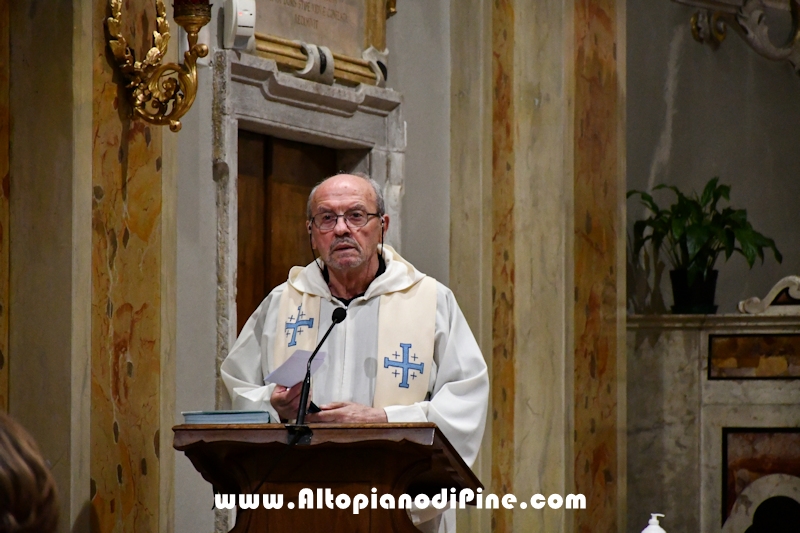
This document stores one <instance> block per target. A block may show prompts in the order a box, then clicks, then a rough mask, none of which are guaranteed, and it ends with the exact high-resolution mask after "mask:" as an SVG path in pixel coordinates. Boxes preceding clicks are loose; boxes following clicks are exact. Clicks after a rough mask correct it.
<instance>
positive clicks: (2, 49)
mask: <svg viewBox="0 0 800 533" xmlns="http://www.w3.org/2000/svg"><path fill="white" fill-rule="evenodd" d="M8 8H9V4H8V2H2V3H0V410H2V411H8V312H9V306H8V303H9V302H8V296H9V294H8V290H9V286H8V281H9V269H8V267H9V255H8V248H9V239H8V237H9V234H8V226H9V224H8V223H9V219H10V213H9V205H8V200H9V195H10V194H11V179H10V177H9V174H8V151H9V148H10V146H9V143H8V134H9V129H10V124H9V118H10V116H9V112H8V91H9V88H10V87H9V76H8V60H9V54H10V52H11V50H10V44H11V43H10V41H9V32H10V30H11V28H10V26H9V24H8V22H9V21H8V10H9V9H8Z"/></svg>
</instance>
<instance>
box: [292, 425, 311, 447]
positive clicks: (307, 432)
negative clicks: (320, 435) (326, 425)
mask: <svg viewBox="0 0 800 533" xmlns="http://www.w3.org/2000/svg"><path fill="white" fill-rule="evenodd" d="M286 429H287V430H288V431H289V436H288V437H287V438H286V443H287V444H288V445H289V446H294V445H295V444H299V445H301V446H308V445H309V444H311V437H312V436H313V435H314V432H313V431H311V429H310V428H309V427H308V426H306V425H305V424H303V425H296V424H286Z"/></svg>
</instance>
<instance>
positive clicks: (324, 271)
mask: <svg viewBox="0 0 800 533" xmlns="http://www.w3.org/2000/svg"><path fill="white" fill-rule="evenodd" d="M388 227H389V217H388V215H386V214H385V212H384V202H383V196H382V194H381V191H380V188H379V187H378V185H377V184H376V183H375V182H374V181H373V180H371V179H370V178H368V177H366V176H359V175H349V174H340V175H337V176H333V177H331V178H328V179H327V180H325V181H323V182H322V183H320V184H319V185H317V187H315V188H314V190H312V191H311V195H310V196H309V200H308V221H307V223H306V228H307V230H308V233H309V236H310V239H311V246H312V248H313V249H314V250H315V251H316V252H317V253H318V254H319V256H320V259H318V260H316V261H314V262H313V263H311V264H309V265H308V266H306V267H294V268H293V269H292V270H291V272H290V273H289V279H288V280H287V282H286V283H283V284H282V285H280V286H278V287H276V288H275V289H274V290H273V291H272V292H271V293H270V294H269V296H267V298H266V299H265V300H264V301H263V302H262V303H261V305H260V306H259V307H258V309H256V311H255V312H254V313H253V315H252V316H251V317H250V319H249V320H248V322H247V324H245V326H244V328H243V329H242V332H241V334H240V335H239V338H238V340H237V341H236V344H235V345H234V346H233V348H232V349H231V352H230V354H229V355H228V357H227V358H226V359H225V361H224V362H223V363H222V368H221V374H222V379H223V380H224V382H225V385H226V386H227V388H228V392H229V393H230V396H231V399H232V402H233V407H234V408H235V409H257V410H261V409H263V410H268V411H270V412H271V413H272V415H273V416H274V417H276V418H277V417H279V418H280V419H283V420H289V419H293V418H294V417H295V415H296V413H297V410H298V406H299V401H300V398H299V397H300V388H301V385H302V383H298V384H297V385H295V386H293V387H291V388H288V389H287V388H285V387H282V386H279V385H277V386H276V385H273V384H265V383H264V376H266V375H267V374H269V372H271V371H272V370H274V369H275V368H277V367H278V366H279V365H280V364H281V363H282V362H283V361H284V360H285V359H286V358H287V357H289V356H290V355H291V354H292V353H293V352H294V351H295V350H296V349H300V348H302V349H307V350H313V349H314V347H315V345H316V343H317V342H318V338H317V337H318V332H325V331H327V329H328V327H329V326H330V324H331V315H332V311H333V310H334V309H335V308H337V307H346V308H347V318H346V319H345V320H344V322H343V323H342V324H339V325H338V326H336V327H334V329H333V331H332V333H331V335H330V336H329V337H328V339H327V340H326V342H325V345H324V346H323V348H322V349H323V350H324V351H327V353H328V355H327V357H326V358H325V361H324V363H323V364H322V366H321V367H320V368H319V370H318V371H317V372H316V373H315V374H314V380H313V383H312V398H313V400H314V402H315V403H317V404H319V405H320V409H321V411H320V412H319V413H316V414H309V415H308V417H307V418H306V421H307V422H387V421H388V422H434V423H436V425H437V426H439V428H440V429H441V430H442V432H443V433H444V434H445V435H446V436H447V438H448V439H449V440H450V442H451V443H452V444H453V446H455V448H456V449H457V450H458V452H459V453H460V454H461V457H462V458H463V459H464V461H465V462H466V463H467V464H469V465H472V463H473V462H474V461H475V457H476V455H477V453H478V448H479V447H480V443H481V438H482V436H483V429H484V425H485V419H486V409H487V402H488V394H489V380H488V375H487V371H486V364H485V362H484V360H483V356H482V355H481V352H480V350H479V348H478V345H477V343H476V342H475V338H474V337H473V335H472V332H471V331H470V329H469V326H468V325H467V322H466V320H465V319H464V316H463V315H462V313H461V310H460V309H459V307H458V304H457V303H456V301H455V298H454V297H453V293H452V292H451V291H450V290H449V289H447V288H446V287H445V286H444V285H442V284H441V283H438V282H436V281H435V280H433V279H432V278H430V277H428V276H426V275H425V274H422V273H421V272H419V271H418V270H416V269H415V268H414V267H413V266H412V265H411V264H409V263H408V262H407V261H405V260H404V259H403V258H402V257H400V255H399V254H398V253H397V252H395V251H394V250H393V249H392V248H391V247H389V246H384V245H383V244H382V242H383V235H384V233H385V232H386V230H387V229H388ZM319 338H320V339H321V338H322V337H321V335H320V336H319ZM453 518H454V517H452V516H450V517H449V518H448V517H447V516H446V517H445V519H444V520H442V523H441V525H440V526H441V527H438V526H439V524H435V526H436V527H435V528H433V530H436V529H437V528H438V529H439V530H440V531H453V530H454V522H453ZM432 522H435V521H432ZM426 525H428V527H426V528H425V529H429V530H430V529H432V528H431V527H430V525H431V524H426Z"/></svg>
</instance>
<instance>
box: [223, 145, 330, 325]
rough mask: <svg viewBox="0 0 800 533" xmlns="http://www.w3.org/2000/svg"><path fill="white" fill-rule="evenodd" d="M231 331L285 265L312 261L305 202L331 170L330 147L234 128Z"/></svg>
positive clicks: (279, 277)
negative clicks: (233, 313)
mask: <svg viewBox="0 0 800 533" xmlns="http://www.w3.org/2000/svg"><path fill="white" fill-rule="evenodd" d="M238 144H239V162H238V165H239V176H238V196H239V204H238V205H239V218H238V263H237V276H236V291H237V292H236V312H237V323H238V329H237V331H241V330H242V327H243V326H244V324H245V322H247V319H248V318H250V315H251V314H252V313H253V311H255V309H256V308H257V307H258V305H259V304H260V303H261V301H262V300H263V299H264V298H265V297H266V296H267V295H268V294H269V292H270V291H271V290H272V289H273V288H275V287H277V286H278V285H280V284H281V283H283V282H284V281H286V276H287V274H288V273H289V269H290V268H291V267H293V266H295V265H306V264H308V263H310V262H311V261H312V255H311V245H310V243H309V240H308V233H307V232H306V223H305V222H306V202H307V200H308V195H309V193H310V192H311V189H313V188H314V185H316V184H317V183H319V182H320V181H322V180H323V179H325V178H326V177H328V176H332V175H333V174H335V173H336V172H337V169H336V151H335V150H333V149H331V148H325V147H322V146H314V145H310V144H304V143H298V142H293V141H287V140H284V139H277V138H274V137H268V136H265V135H259V134H256V133H251V132H247V131H243V130H240V131H239V143H238Z"/></svg>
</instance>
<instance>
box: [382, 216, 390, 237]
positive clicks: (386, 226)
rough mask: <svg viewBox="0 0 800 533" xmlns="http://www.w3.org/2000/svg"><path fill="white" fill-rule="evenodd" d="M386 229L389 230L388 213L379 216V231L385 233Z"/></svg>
mask: <svg viewBox="0 0 800 533" xmlns="http://www.w3.org/2000/svg"><path fill="white" fill-rule="evenodd" d="M387 231H389V215H383V216H382V217H381V233H383V234H384V235H386V232H387Z"/></svg>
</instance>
